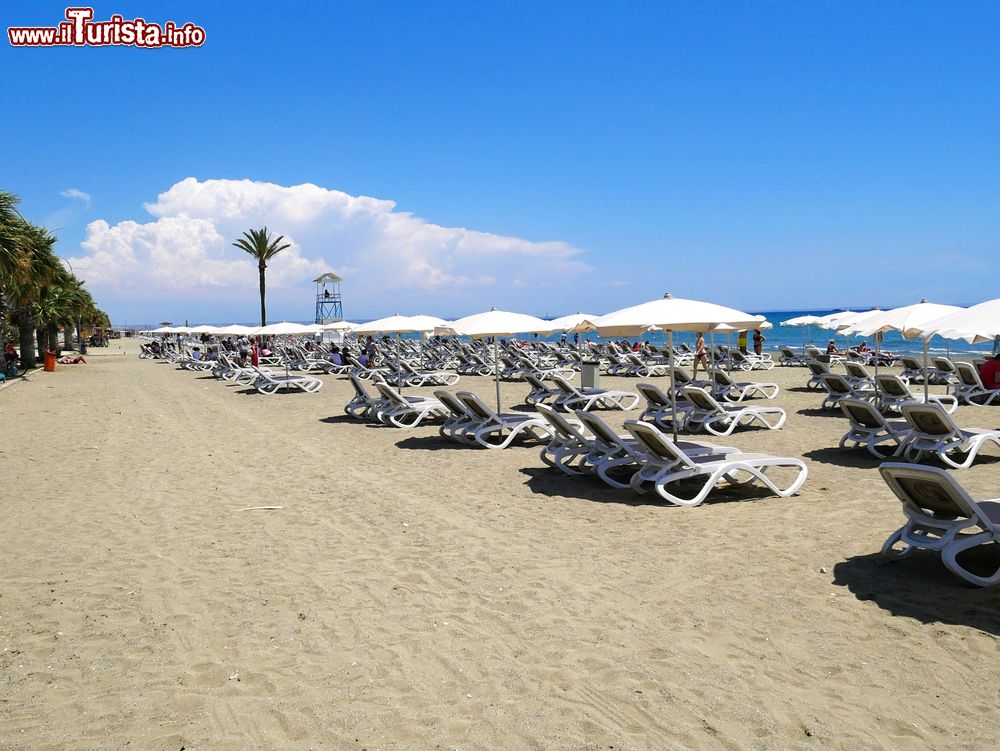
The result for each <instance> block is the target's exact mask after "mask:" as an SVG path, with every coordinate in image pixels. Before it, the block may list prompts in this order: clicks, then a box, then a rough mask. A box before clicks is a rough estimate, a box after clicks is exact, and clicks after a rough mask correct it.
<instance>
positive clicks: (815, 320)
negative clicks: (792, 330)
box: [781, 315, 824, 352]
mask: <svg viewBox="0 0 1000 751" xmlns="http://www.w3.org/2000/svg"><path fill="white" fill-rule="evenodd" d="M823 320H824V316H813V315H806V316H796V317H795V318H789V319H788V320H787V321H782V322H781V325H782V326H805V327H806V342H807V343H808V342H812V327H813V326H818V325H819V324H820V323H822V322H823ZM802 351H803V352H804V351H805V345H804V344H803V345H802Z"/></svg>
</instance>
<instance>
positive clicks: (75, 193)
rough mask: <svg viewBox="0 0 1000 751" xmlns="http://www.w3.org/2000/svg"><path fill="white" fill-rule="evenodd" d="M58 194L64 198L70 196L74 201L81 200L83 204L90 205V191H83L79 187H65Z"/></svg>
mask: <svg viewBox="0 0 1000 751" xmlns="http://www.w3.org/2000/svg"><path fill="white" fill-rule="evenodd" d="M59 195H61V196H63V197H64V198H72V199H74V200H76V201H83V203H84V205H86V206H90V193H84V192H83V191H82V190H80V189H79V188H67V189H66V190H64V191H62V192H61V193H60V194H59Z"/></svg>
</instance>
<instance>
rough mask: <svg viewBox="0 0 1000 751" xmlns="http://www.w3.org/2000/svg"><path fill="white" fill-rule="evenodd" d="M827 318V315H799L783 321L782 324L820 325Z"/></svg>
mask: <svg viewBox="0 0 1000 751" xmlns="http://www.w3.org/2000/svg"><path fill="white" fill-rule="evenodd" d="M825 320H826V316H797V317H795V318H789V319H788V320H787V321H782V322H781V325H782V326H818V325H819V324H820V323H822V322H823V321H825Z"/></svg>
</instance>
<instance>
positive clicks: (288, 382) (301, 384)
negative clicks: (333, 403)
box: [251, 366, 323, 394]
mask: <svg viewBox="0 0 1000 751" xmlns="http://www.w3.org/2000/svg"><path fill="white" fill-rule="evenodd" d="M251 367H252V366H251ZM253 369H254V370H255V371H256V372H257V378H255V379H254V382H253V387H254V388H255V389H257V391H258V392H260V393H261V394H274V393H276V392H278V391H280V390H281V389H287V388H292V389H298V390H300V391H305V392H306V393H307V394H314V393H316V392H317V391H319V390H320V389H321V388H323V382H322V381H321V380H320V379H319V378H315V377H313V376H308V375H278V374H275V373H271V372H270V371H267V370H261V369H260V368H258V367H254V368H253Z"/></svg>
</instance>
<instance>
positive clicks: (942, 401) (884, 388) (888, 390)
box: [875, 373, 958, 414]
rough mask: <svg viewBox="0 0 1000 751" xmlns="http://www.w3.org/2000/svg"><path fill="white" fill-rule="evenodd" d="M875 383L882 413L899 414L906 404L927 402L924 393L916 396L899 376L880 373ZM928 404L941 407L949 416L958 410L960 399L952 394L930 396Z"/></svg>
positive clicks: (928, 396)
mask: <svg viewBox="0 0 1000 751" xmlns="http://www.w3.org/2000/svg"><path fill="white" fill-rule="evenodd" d="M875 381H876V382H877V383H878V405H877V409H878V410H879V411H880V412H888V411H893V412H898V411H899V408H900V407H901V406H902V405H904V404H911V403H913V402H917V403H920V404H923V403H924V401H925V400H924V395H923V394H922V393H921V394H914V393H913V392H912V391H910V389H909V388H908V387H907V385H906V384H905V383H903V381H902V380H900V378H899V376H897V375H893V374H891V373H888V374H886V373H879V374H878V377H877V378H876V379H875ZM926 402H927V403H930V404H939V405H941V407H942V408H943V409H944V410H945V411H947V412H948V414H953V413H954V412H955V410H957V409H958V399H957V398H955V397H954V396H951V395H950V394H928V395H927V399H926Z"/></svg>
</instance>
